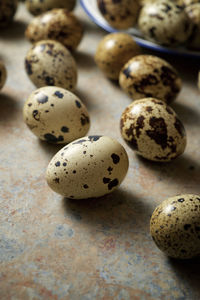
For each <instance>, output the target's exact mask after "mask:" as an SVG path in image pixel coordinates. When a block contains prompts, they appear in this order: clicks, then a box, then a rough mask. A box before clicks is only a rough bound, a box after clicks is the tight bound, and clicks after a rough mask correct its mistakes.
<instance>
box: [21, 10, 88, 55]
mask: <svg viewBox="0 0 200 300" xmlns="http://www.w3.org/2000/svg"><path fill="white" fill-rule="evenodd" d="M25 35H26V37H27V38H28V39H29V40H30V41H31V42H32V43H35V42H38V41H41V40H45V39H51V40H56V41H59V42H60V43H62V44H63V45H64V46H65V47H67V48H68V49H70V50H74V49H75V48H76V47H77V46H78V45H79V43H80V41H81V39H82V36H83V27H82V25H81V23H80V22H79V20H78V19H77V17H76V16H75V15H74V14H73V13H70V12H68V10H67V9H61V8H60V9H52V10H50V11H48V12H45V13H43V14H41V15H39V16H38V17H35V18H33V20H32V21H31V23H30V24H29V25H28V27H27V29H26V32H25Z"/></svg>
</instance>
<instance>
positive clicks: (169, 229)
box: [150, 194, 200, 259]
mask: <svg viewBox="0 0 200 300" xmlns="http://www.w3.org/2000/svg"><path fill="white" fill-rule="evenodd" d="M199 215H200V196H197V195H190V194H187V195H179V196H175V197H171V198H169V199H167V200H165V201H163V202H162V203H161V204H160V205H159V206H157V207H156V209H155V210H154V212H153V214H152V217H151V221H150V232H151V235H152V238H153V240H154V242H155V244H156V245H157V247H158V248H159V249H160V250H162V251H163V252H164V253H165V254H167V255H168V256H170V257H174V258H179V259H187V258H192V257H195V256H199V255H200V218H199Z"/></svg>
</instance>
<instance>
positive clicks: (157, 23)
mask: <svg viewBox="0 0 200 300" xmlns="http://www.w3.org/2000/svg"><path fill="white" fill-rule="evenodd" d="M138 26H139V29H140V31H141V33H142V34H143V35H144V37H145V38H146V39H148V40H150V41H152V42H155V43H159V44H162V45H164V46H175V45H178V44H181V43H184V42H185V41H186V40H187V39H188V37H189V35H190V33H191V26H190V22H189V19H188V17H187V14H186V12H185V10H184V6H181V5H177V3H176V2H175V1H173V0H159V1H154V2H150V3H147V4H145V5H144V6H143V7H142V9H141V11H140V14H139V17H138Z"/></svg>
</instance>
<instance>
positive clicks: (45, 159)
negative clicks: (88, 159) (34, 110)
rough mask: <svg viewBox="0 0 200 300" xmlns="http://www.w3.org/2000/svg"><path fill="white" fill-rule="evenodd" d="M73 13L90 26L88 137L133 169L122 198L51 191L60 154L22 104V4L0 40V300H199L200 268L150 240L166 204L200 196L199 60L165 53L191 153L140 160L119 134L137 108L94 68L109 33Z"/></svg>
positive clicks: (25, 82)
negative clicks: (100, 139) (115, 148)
mask: <svg viewBox="0 0 200 300" xmlns="http://www.w3.org/2000/svg"><path fill="white" fill-rule="evenodd" d="M75 14H76V15H77V16H78V17H79V18H80V20H81V22H82V23H83V24H84V28H85V35H84V38H83V40H82V42H81V44H80V47H79V49H78V51H77V52H76V53H75V59H76V61H77V65H78V71H79V80H78V84H77V88H76V92H75V94H77V96H78V97H79V98H80V99H81V100H82V102H83V103H84V104H85V105H86V106H87V108H88V111H89V114H90V117H91V127H90V131H89V133H88V135H96V134H98V135H106V136H111V137H113V138H114V139H116V140H117V141H119V142H120V144H122V145H123V146H124V147H125V149H126V151H127V153H128V156H129V162H130V163H129V170H128V173H127V175H126V177H125V179H124V180H123V182H122V183H121V185H120V186H119V187H118V188H117V189H116V190H115V191H113V192H112V193H110V194H108V195H106V196H104V197H101V198H99V199H98V198H97V199H89V200H73V199H71V200H68V199H66V198H64V197H62V196H60V195H58V194H56V193H54V192H53V191H52V190H51V189H50V188H49V187H48V185H47V183H46V180H45V172H46V169H47V166H48V164H49V162H50V160H51V159H52V157H53V156H54V155H55V154H56V152H57V151H58V150H60V149H61V147H62V146H61V145H51V144H48V143H46V142H42V141H40V140H39V139H38V138H37V137H36V136H34V135H33V134H32V132H31V131H30V130H28V128H27V126H26V124H24V122H23V118H22V110H23V105H24V102H25V101H26V99H27V98H28V97H29V95H30V94H31V92H32V91H34V90H35V86H34V85H33V84H32V82H31V81H30V80H29V78H28V77H27V75H26V72H25V70H24V57H25V55H26V53H27V51H28V50H29V48H30V43H29V42H28V41H27V40H26V39H25V38H24V30H25V28H26V26H27V23H28V22H29V21H30V20H31V19H32V16H31V15H30V14H29V13H28V12H27V10H26V9H25V7H24V6H23V4H22V3H20V5H19V10H18V11H17V14H16V17H15V19H16V23H14V24H13V25H12V24H11V27H8V28H6V29H5V30H4V31H1V34H0V56H1V59H2V60H3V61H4V63H5V65H6V68H7V71H8V78H7V81H6V84H5V86H4V88H3V89H2V90H1V93H0V141H1V151H0V159H1V164H0V299H1V300H11V299H12V300H29V299H34V300H36V299H37V300H38V299H39V300H47V299H48V300H91V299H92V300H107V299H109V300H122V299H123V300H133V299H134V300H135V299H137V300H140V299H141V300H149V299H150V300H157V299H158V300H160V299H162V300H177V299H179V300H185V299H187V300H198V299H200V290H199V282H200V272H199V270H200V261H199V260H198V259H195V260H194V261H181V262H180V261H178V260H173V259H168V257H166V255H164V254H163V253H162V252H161V251H160V250H159V249H158V248H157V247H156V245H155V243H154V242H153V240H152V238H151V235H150V232H149V222H150V217H151V215H152V213H153V211H154V209H155V208H156V206H158V205H159V204H160V203H161V202H162V201H163V200H164V199H167V198H169V197H171V196H174V195H177V194H189V193H193V194H197V195H200V185H199V182H200V151H199V149H200V141H199V128H200V101H199V97H200V91H199V90H198V89H197V75H198V71H199V65H198V64H197V60H194V61H193V60H190V59H185V57H184V58H181V57H178V56H177V57H175V56H169V55H168V56H167V55H164V54H163V55H162V57H163V58H164V59H166V60H167V61H169V62H170V63H172V65H174V66H175V67H176V69H178V70H179V71H180V75H181V78H182V79H183V88H182V90H181V92H180V94H179V96H178V98H177V101H175V102H174V103H173V104H172V107H173V109H174V110H175V111H176V112H177V113H178V115H179V116H180V117H181V120H182V121H183V124H184V126H185V129H186V131H187V139H188V146H187V147H186V151H185V152H184V154H183V155H181V156H180V157H178V158H177V159H175V160H173V161H172V162H171V163H170V162H169V163H167V164H163V163H162V164H161V163H155V162H151V161H148V160H145V159H142V158H141V157H140V156H138V155H136V154H135V153H134V152H133V151H132V149H131V148H129V147H128V146H127V145H126V143H125V142H124V141H123V139H122V137H121V134H120V130H119V119H120V116H121V114H122V112H123V111H124V109H125V107H126V106H128V105H129V104H130V102H131V100H130V98H129V97H128V96H127V95H126V94H125V93H124V92H123V91H122V90H121V89H120V88H119V87H118V85H116V84H115V83H113V82H112V81H110V80H108V79H107V78H106V77H105V76H104V75H103V73H102V72H101V71H100V70H99V69H98V68H97V66H96V64H95V63H94V53H95V51H96V48H97V45H98V43H99V42H100V40H101V39H102V38H103V36H105V34H106V33H105V31H104V30H101V29H100V28H98V27H97V26H96V25H95V24H93V23H92V22H91V21H90V20H89V18H88V17H87V16H86V14H85V13H84V11H83V10H82V9H81V8H80V6H79V5H78V6H77V8H76V10H75ZM148 53H149V51H148ZM154 54H155V53H154ZM159 55H161V54H159Z"/></svg>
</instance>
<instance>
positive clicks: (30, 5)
mask: <svg viewBox="0 0 200 300" xmlns="http://www.w3.org/2000/svg"><path fill="white" fill-rule="evenodd" d="M75 5H76V0H42V1H41V0H26V7H27V9H28V10H29V12H30V13H31V14H33V15H35V16H36V15H39V14H41V13H43V12H45V11H48V10H50V9H53V8H66V9H67V10H68V11H72V10H73V9H74V7H75Z"/></svg>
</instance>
